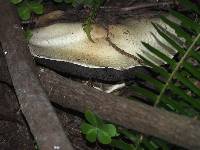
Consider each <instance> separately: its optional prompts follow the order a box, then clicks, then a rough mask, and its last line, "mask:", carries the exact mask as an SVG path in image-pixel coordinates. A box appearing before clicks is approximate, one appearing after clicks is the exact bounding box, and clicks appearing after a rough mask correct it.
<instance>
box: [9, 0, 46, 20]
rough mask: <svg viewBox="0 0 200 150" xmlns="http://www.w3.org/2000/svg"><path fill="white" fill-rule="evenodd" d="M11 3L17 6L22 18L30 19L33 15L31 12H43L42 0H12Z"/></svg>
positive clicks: (38, 13)
mask: <svg viewBox="0 0 200 150" xmlns="http://www.w3.org/2000/svg"><path fill="white" fill-rule="evenodd" d="M10 1H11V3H13V4H15V5H16V6H17V11H18V14H19V17H20V18H21V19H22V20H28V19H30V17H31V14H32V13H34V14H37V15H41V14H43V11H44V8H43V5H42V4H41V2H39V1H31V0H10Z"/></svg>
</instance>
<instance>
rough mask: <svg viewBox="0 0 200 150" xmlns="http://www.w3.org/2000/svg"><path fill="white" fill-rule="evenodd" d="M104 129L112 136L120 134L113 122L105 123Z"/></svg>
mask: <svg viewBox="0 0 200 150" xmlns="http://www.w3.org/2000/svg"><path fill="white" fill-rule="evenodd" d="M102 130H104V131H105V132H106V133H108V134H109V135H110V136H111V137H114V136H118V135H119V134H118V133H117V129H116V127H115V126H114V125H113V124H104V125H103V126H102Z"/></svg>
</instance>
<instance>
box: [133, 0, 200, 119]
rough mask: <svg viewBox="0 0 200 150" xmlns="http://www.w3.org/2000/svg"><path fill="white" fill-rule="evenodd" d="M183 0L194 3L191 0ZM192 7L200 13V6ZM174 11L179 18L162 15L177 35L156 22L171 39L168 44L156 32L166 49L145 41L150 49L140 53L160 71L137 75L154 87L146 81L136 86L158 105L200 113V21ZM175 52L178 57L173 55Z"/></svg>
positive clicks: (153, 68)
mask: <svg viewBox="0 0 200 150" xmlns="http://www.w3.org/2000/svg"><path fill="white" fill-rule="evenodd" d="M180 3H182V4H183V5H186V4H191V2H190V1H188V0H186V1H185V0H184V2H183V1H180ZM188 9H190V10H191V11H195V12H196V13H197V12H198V13H199V12H200V9H199V7H198V6H196V5H194V4H193V5H190V6H188ZM171 15H172V16H173V17H174V18H176V21H172V20H170V19H168V18H167V17H164V16H162V17H161V19H162V21H163V22H164V23H166V24H167V25H168V26H169V27H171V28H172V29H173V30H174V32H175V34H176V35H175V34H174V33H172V32H169V31H168V30H166V29H165V28H164V27H163V26H161V25H159V24H156V23H152V25H153V26H154V28H155V29H156V31H157V32H158V34H159V35H160V36H161V37H162V39H163V40H165V41H166V42H167V43H168V44H167V45H166V44H164V42H163V41H162V40H161V39H158V38H157V37H155V35H153V36H154V38H155V39H156V41H157V42H159V45H160V46H161V47H162V48H165V49H166V51H162V50H160V49H157V48H154V47H152V46H151V45H150V44H148V43H144V42H142V44H143V46H144V47H145V48H146V51H144V53H143V54H142V55H139V57H140V58H141V59H142V60H143V61H144V63H145V64H146V65H147V66H150V70H151V71H152V72H154V74H155V73H156V75H157V77H150V76H148V75H145V74H142V73H138V74H137V75H136V76H137V78H139V79H140V80H143V81H144V82H145V83H147V85H151V86H153V89H152V88H149V87H148V86H145V85H144V84H143V85H142V86H134V87H133V89H134V90H135V91H136V92H138V93H141V95H142V94H143V96H144V95H145V97H146V98H147V99H149V100H150V102H151V103H152V104H153V105H154V106H158V105H159V106H161V107H164V108H166V109H169V110H171V111H176V112H178V113H182V114H185V115H188V116H191V114H192V115H197V114H198V115H200V87H198V86H197V85H196V84H195V82H197V81H198V82H199V81H200V69H198V67H199V66H200V53H199V52H198V51H197V48H198V47H199V44H200V24H199V22H198V21H196V20H193V19H191V18H190V17H188V16H185V15H184V14H182V13H180V12H177V11H171ZM173 53H174V54H173ZM168 54H169V55H168ZM171 55H176V57H173V58H171ZM189 60H190V61H189ZM191 60H192V61H195V62H197V66H194V65H193V63H192V62H191Z"/></svg>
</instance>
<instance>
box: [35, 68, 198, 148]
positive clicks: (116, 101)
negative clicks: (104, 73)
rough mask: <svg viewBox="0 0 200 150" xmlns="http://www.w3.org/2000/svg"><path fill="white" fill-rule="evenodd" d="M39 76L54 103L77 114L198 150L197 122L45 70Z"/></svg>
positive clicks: (40, 71)
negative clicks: (91, 113) (92, 114)
mask: <svg viewBox="0 0 200 150" xmlns="http://www.w3.org/2000/svg"><path fill="white" fill-rule="evenodd" d="M38 75H39V78H40V81H41V83H42V85H43V87H44V89H45V90H46V91H47V93H48V95H49V97H50V100H51V101H52V102H54V103H57V104H59V105H61V106H63V107H65V108H70V109H73V110H76V111H79V112H84V111H86V110H87V109H90V110H92V111H94V112H95V113H97V114H98V115H99V116H101V117H102V118H103V119H105V120H107V121H109V122H113V123H116V124H119V125H121V126H123V127H126V128H129V129H133V130H137V131H139V132H142V133H144V134H147V135H152V136H155V137H158V138H161V139H164V140H166V141H168V142H170V143H173V144H176V145H179V146H182V147H185V148H188V149H192V150H195V149H196V150H198V149H200V143H199V139H200V122H199V121H198V120H195V119H190V118H187V117H184V116H181V115H177V114H174V113H170V112H168V111H165V110H162V109H158V108H153V107H150V106H148V105H145V104H142V103H139V102H136V101H131V100H129V99H126V98H122V97H118V96H113V95H111V94H106V93H103V92H101V91H98V90H96V89H93V88H90V87H88V86H86V85H82V84H80V83H77V82H74V81H72V80H69V79H66V78H64V77H62V76H60V75H57V74H56V73H54V72H52V71H49V70H47V69H40V70H39V73H38Z"/></svg>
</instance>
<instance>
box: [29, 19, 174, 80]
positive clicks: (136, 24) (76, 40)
mask: <svg viewBox="0 0 200 150" xmlns="http://www.w3.org/2000/svg"><path fill="white" fill-rule="evenodd" d="M151 22H156V23H159V24H160V25H162V26H163V27H164V28H166V29H168V30H169V31H171V32H173V31H172V29H170V28H169V27H168V26H166V25H165V24H164V23H163V22H162V21H161V20H160V19H159V18H150V19H149V18H145V19H138V20H134V19H129V20H126V21H124V23H123V24H114V25H108V26H107V27H106V28H104V27H102V26H100V25H97V24H94V25H92V28H93V30H92V32H91V36H92V39H93V40H94V42H92V41H90V40H89V39H88V37H87V35H86V33H85V32H84V31H83V29H82V23H78V22H77V23H56V24H53V25H50V26H47V27H41V28H38V29H35V30H33V36H32V37H31V39H30V41H29V48H30V52H31V54H32V55H33V56H34V58H35V60H36V61H37V62H38V63H40V64H42V65H44V66H47V67H49V68H52V69H54V70H56V71H59V72H62V73H67V74H71V75H74V76H78V77H82V78H88V79H93V80H100V81H106V82H116V81H124V80H130V79H132V78H134V74H135V72H138V71H145V68H146V67H147V66H145V65H144V64H143V63H142V61H141V60H140V58H139V56H138V54H140V55H143V56H144V57H146V58H147V59H149V60H150V61H151V62H153V63H154V64H156V65H161V64H163V63H164V62H163V61H162V60H161V59H159V58H158V57H156V56H155V55H153V54H152V53H151V52H150V51H148V50H146V49H145V48H144V47H143V45H142V43H141V41H144V42H147V43H149V44H150V45H152V46H153V47H155V48H157V49H159V50H160V51H161V52H163V53H164V54H166V55H167V56H169V57H170V58H172V57H173V55H174V54H175V53H176V52H175V51H173V49H171V48H170V50H169V49H168V50H166V49H165V48H164V47H163V45H162V44H160V42H162V43H164V45H167V42H166V41H165V40H164V39H163V38H162V37H161V36H159V34H158V33H157V32H156V30H155V29H154V27H153V26H152V24H151ZM168 48H169V47H168Z"/></svg>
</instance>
